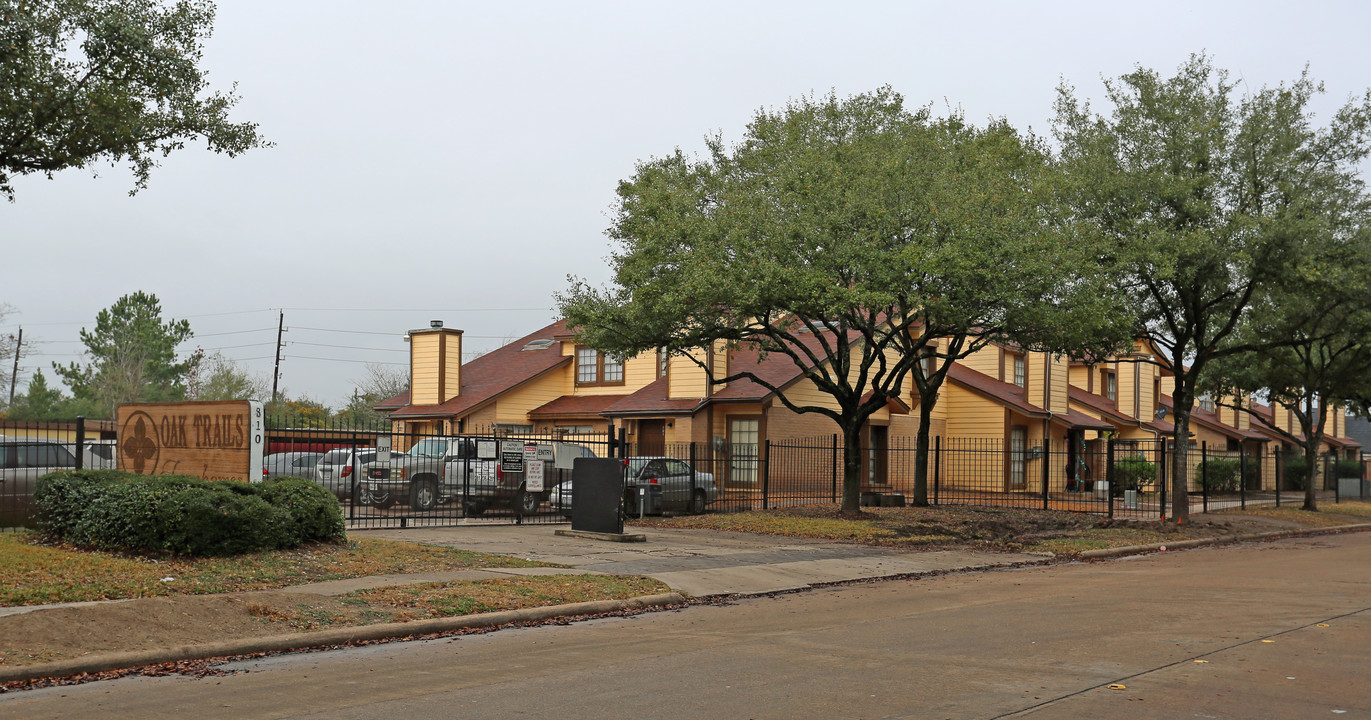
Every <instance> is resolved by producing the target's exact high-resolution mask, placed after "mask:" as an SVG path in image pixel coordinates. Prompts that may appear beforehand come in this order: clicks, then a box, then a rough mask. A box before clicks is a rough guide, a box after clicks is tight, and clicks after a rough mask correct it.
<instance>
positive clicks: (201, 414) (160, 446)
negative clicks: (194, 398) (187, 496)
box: [116, 400, 266, 482]
mask: <svg viewBox="0 0 1371 720" xmlns="http://www.w3.org/2000/svg"><path fill="white" fill-rule="evenodd" d="M117 418H118V419H117V421H116V422H117V425H118V428H119V465H118V466H119V468H120V469H122V470H130V471H132V472H135V473H138V474H140V475H157V474H177V475H193V476H195V477H201V478H205V479H206V480H242V481H244V482H259V481H261V479H262V454H263V450H264V448H265V446H266V422H265V418H264V413H263V408H262V403H260V402H258V401H256V400H239V401H229V402H179V403H136V404H135V403H130V404H125V405H120V406H119V411H118V415H117Z"/></svg>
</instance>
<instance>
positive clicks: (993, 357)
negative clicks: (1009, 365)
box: [957, 345, 1013, 382]
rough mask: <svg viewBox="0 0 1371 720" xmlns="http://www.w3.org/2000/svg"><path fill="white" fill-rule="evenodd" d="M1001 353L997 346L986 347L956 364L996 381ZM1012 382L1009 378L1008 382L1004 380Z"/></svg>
mask: <svg viewBox="0 0 1371 720" xmlns="http://www.w3.org/2000/svg"><path fill="white" fill-rule="evenodd" d="M1001 352H1003V350H1002V349H1001V348H1000V346H999V345H986V346H985V347H983V348H981V349H980V350H977V351H976V352H974V353H971V354H970V355H968V356H967V357H964V358H962V359H961V360H958V361H957V362H958V363H959V364H960V365H962V366H963V367H968V368H971V369H972V370H975V371H976V372H979V373H984V374H986V375H989V376H990V377H993V378H995V379H996V380H999V379H1000V353H1001ZM1006 372H1009V370H1008V369H1006ZM1012 380H1013V378H1010V379H1009V380H1006V382H1009V381H1012Z"/></svg>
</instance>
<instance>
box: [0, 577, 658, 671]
mask: <svg viewBox="0 0 1371 720" xmlns="http://www.w3.org/2000/svg"><path fill="white" fill-rule="evenodd" d="M682 602H685V597H684V596H683V595H681V594H680V593H663V594H660V595H645V596H641V597H635V598H629V599H627V600H597V601H594V602H583V603H572V604H570V605H549V606H547V607H538V608H525V609H523V610H506V611H504V612H494V613H484V614H481V615H465V616H462V617H451V618H434V619H430V620H414V621H411V622H404V623H384V624H381V625H363V626H360V627H348V628H337V629H333V630H321V631H319V632H312V633H293V634H290V635H272V636H267V637H259V638H245V639H242V640H231V641H228V642H222V643H211V644H208V645H187V646H184V647H178V648H160V649H157V650H143V651H139V652H125V653H113V654H109V655H99V656H96V657H90V658H75V659H72V660H59V661H56V662H50V663H40V664H36V665H25V666H20V667H4V666H0V683H6V682H21V681H26V680H37V679H39V678H62V677H70V676H73V675H85V674H89V673H99V672H107V671H110V670H122V669H125V668H135V667H142V666H145V665H161V664H163V663H171V662H180V661H183V660H205V659H208V658H217V657H232V656H235V655H253V654H256V653H264V652H288V651H292V650H305V649H309V648H317V647H327V646H330V645H347V644H350V643H355V642H362V641H367V640H387V639H391V638H399V637H409V636H411V635H432V634H436V633H444V632H451V631H454V630H465V629H468V628H484V627H493V626H496V625H505V624H507V623H517V622H535V621H538V620H548V619H551V618H559V617H575V616H577V615H597V614H600V613H609V612H620V611H623V610H636V609H639V608H646V607H660V606H662V605H674V604H677V603H682Z"/></svg>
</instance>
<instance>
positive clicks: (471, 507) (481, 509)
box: [466, 503, 486, 517]
mask: <svg viewBox="0 0 1371 720" xmlns="http://www.w3.org/2000/svg"><path fill="white" fill-rule="evenodd" d="M466 511H467V515H468V516H470V517H480V516H482V515H484V514H485V512H486V506H485V505H482V504H481V503H467V504H466Z"/></svg>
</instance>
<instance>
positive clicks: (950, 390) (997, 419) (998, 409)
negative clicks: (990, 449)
mask: <svg viewBox="0 0 1371 720" xmlns="http://www.w3.org/2000/svg"><path fill="white" fill-rule="evenodd" d="M939 404H940V405H944V404H945V405H946V408H947V416H946V428H947V435H948V437H955V438H988V437H991V438H1002V437H1004V406H1002V405H1000V404H999V403H996V402H994V401H992V400H989V399H986V398H984V397H981V396H980V395H977V394H976V393H973V392H971V391H970V390H965V389H963V388H961V387H958V386H955V385H948V386H944V387H943V396H942V399H941V400H939Z"/></svg>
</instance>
